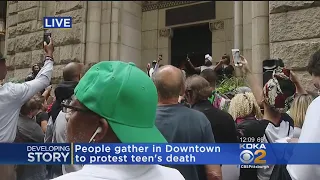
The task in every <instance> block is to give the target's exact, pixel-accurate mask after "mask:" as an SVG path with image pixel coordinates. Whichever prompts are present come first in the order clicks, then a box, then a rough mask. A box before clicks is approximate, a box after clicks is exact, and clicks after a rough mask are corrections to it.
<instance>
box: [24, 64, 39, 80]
mask: <svg viewBox="0 0 320 180" xmlns="http://www.w3.org/2000/svg"><path fill="white" fill-rule="evenodd" d="M39 71H40V66H39V64H34V65H33V66H32V72H31V73H30V74H29V75H28V76H27V77H26V79H25V82H27V81H31V80H34V78H35V77H36V76H37V75H38V73H39Z"/></svg>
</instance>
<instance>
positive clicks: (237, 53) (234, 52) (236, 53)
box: [231, 49, 242, 66]
mask: <svg viewBox="0 0 320 180" xmlns="http://www.w3.org/2000/svg"><path fill="white" fill-rule="evenodd" d="M231 52H232V57H233V62H234V66H242V64H241V57H240V50H239V49H232V50H231Z"/></svg>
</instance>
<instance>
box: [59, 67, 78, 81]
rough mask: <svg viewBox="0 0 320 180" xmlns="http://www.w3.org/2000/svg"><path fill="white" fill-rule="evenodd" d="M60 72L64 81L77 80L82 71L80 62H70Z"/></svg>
mask: <svg viewBox="0 0 320 180" xmlns="http://www.w3.org/2000/svg"><path fill="white" fill-rule="evenodd" d="M62 72H63V80H64V81H79V80H80V76H81V72H82V66H81V64H80V63H77V62H71V63H69V64H67V65H66V66H65V67H64V68H63V70H62Z"/></svg>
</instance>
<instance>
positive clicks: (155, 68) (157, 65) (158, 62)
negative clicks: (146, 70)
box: [154, 56, 162, 72]
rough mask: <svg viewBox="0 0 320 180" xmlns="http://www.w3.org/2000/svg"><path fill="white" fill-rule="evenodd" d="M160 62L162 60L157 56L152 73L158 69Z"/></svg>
mask: <svg viewBox="0 0 320 180" xmlns="http://www.w3.org/2000/svg"><path fill="white" fill-rule="evenodd" d="M161 60H162V56H159V57H158V60H157V64H156V65H155V66H154V72H156V71H157V70H158V69H159V66H160V61H161Z"/></svg>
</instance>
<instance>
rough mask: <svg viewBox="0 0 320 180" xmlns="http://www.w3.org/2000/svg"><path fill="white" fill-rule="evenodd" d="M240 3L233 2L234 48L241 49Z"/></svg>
mask: <svg viewBox="0 0 320 180" xmlns="http://www.w3.org/2000/svg"><path fill="white" fill-rule="evenodd" d="M242 6H243V3H242V1H234V48H235V49H239V50H240V51H241V50H242V49H243V48H242V45H243V34H242V32H243V27H242Z"/></svg>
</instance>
